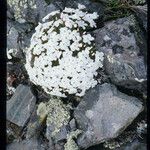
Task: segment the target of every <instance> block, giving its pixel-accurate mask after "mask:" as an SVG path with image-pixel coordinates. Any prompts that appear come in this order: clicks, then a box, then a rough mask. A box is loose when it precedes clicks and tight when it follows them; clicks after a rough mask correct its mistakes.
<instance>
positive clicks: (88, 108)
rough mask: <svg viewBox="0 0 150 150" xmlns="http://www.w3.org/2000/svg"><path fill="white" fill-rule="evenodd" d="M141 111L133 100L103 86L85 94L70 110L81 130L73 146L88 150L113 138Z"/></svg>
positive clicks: (113, 88)
mask: <svg viewBox="0 0 150 150" xmlns="http://www.w3.org/2000/svg"><path fill="white" fill-rule="evenodd" d="M142 110H143V106H142V103H141V102H140V101H139V100H138V99H137V98H135V97H131V96H128V95H126V94H123V93H121V92H119V91H118V90H117V89H116V87H115V86H114V85H111V84H108V83H105V84H103V85H97V86H96V87H94V88H93V89H90V90H89V91H87V93H86V94H85V96H84V97H83V100H82V101H81V102H80V103H79V105H78V106H77V109H76V110H75V111H74V117H75V119H76V121H77V125H78V128H79V129H81V130H83V131H84V134H82V136H80V137H79V138H78V140H77V143H78V145H79V147H80V148H88V147H90V146H93V145H96V144H99V143H101V142H103V141H105V140H108V139H111V138H115V137H117V136H118V135H119V134H120V133H121V132H122V131H124V129H125V128H127V126H128V125H129V124H131V123H132V121H133V120H134V119H135V118H136V117H137V116H138V114H139V113H140V112H141V111H142Z"/></svg>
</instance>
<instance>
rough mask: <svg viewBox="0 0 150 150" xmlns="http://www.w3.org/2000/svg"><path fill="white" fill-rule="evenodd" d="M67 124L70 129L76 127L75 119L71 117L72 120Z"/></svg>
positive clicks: (72, 129)
mask: <svg viewBox="0 0 150 150" xmlns="http://www.w3.org/2000/svg"><path fill="white" fill-rule="evenodd" d="M69 125H70V129H71V131H75V130H76V129H77V128H76V122H75V119H72V120H71V121H70V122H69Z"/></svg>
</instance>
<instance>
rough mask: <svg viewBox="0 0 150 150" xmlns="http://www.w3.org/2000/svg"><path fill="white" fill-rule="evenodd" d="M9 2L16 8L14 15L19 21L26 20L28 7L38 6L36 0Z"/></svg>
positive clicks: (10, 0) (9, 0)
mask: <svg viewBox="0 0 150 150" xmlns="http://www.w3.org/2000/svg"><path fill="white" fill-rule="evenodd" d="M7 3H8V5H9V6H10V7H11V8H12V9H14V17H15V19H16V20H17V21H18V22H19V23H24V22H26V20H25V11H26V10H27V9H28V8H31V9H35V8H36V4H35V0H8V1H7Z"/></svg>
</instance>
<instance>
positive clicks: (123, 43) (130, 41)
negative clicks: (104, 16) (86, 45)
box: [94, 16, 147, 92]
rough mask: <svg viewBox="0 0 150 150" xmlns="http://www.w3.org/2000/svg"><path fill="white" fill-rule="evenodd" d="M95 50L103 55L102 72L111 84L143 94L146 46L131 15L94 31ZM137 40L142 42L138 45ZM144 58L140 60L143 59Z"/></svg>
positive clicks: (144, 87) (145, 78)
mask: <svg viewBox="0 0 150 150" xmlns="http://www.w3.org/2000/svg"><path fill="white" fill-rule="evenodd" d="M94 33H95V35H96V39H95V42H96V47H97V49H98V51H102V52H104V54H105V58H104V70H105V72H106V74H108V76H109V77H110V80H111V82H112V83H114V84H116V85H118V86H122V87H125V88H128V89H134V90H138V91H139V92H145V91H146V81H147V73H146V65H145V58H146V55H147V52H146V51H147V49H146V43H145V42H144V41H145V40H146V39H144V38H143V37H142V36H141V35H142V31H140V28H138V25H137V24H136V20H135V19H134V17H133V16H130V17H126V18H121V19H117V20H115V21H111V22H108V23H106V24H105V26H104V27H103V28H101V29H98V30H96V31H94ZM141 41H142V42H143V43H141ZM143 55H144V57H143Z"/></svg>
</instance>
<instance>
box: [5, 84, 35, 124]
mask: <svg viewBox="0 0 150 150" xmlns="http://www.w3.org/2000/svg"><path fill="white" fill-rule="evenodd" d="M35 103H36V98H35V96H34V95H33V94H32V92H31V89H30V87H28V86H25V85H19V86H18V87H17V89H16V92H15V94H14V95H13V96H12V98H11V99H10V100H9V101H8V102H7V120H8V121H10V122H12V123H14V124H16V125H18V126H19V127H24V126H25V124H26V123H27V121H28V119H29V117H30V115H31V113H32V111H33V109H34V107H35Z"/></svg>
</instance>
